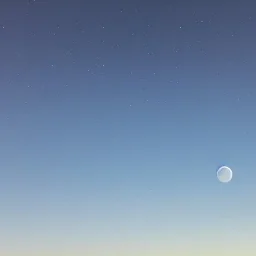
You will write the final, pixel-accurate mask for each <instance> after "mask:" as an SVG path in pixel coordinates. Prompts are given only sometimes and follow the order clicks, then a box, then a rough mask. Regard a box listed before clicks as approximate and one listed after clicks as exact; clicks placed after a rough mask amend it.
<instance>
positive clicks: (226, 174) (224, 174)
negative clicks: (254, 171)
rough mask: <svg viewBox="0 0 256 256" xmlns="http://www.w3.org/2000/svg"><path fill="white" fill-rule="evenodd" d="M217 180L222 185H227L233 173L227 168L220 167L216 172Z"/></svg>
mask: <svg viewBox="0 0 256 256" xmlns="http://www.w3.org/2000/svg"><path fill="white" fill-rule="evenodd" d="M217 178H218V180H219V181H220V182H222V183H228V182H230V181H231V180H232V178H233V171H232V170H231V169H230V168H229V167H228V166H225V165H224V166H221V167H220V168H219V169H218V170H217Z"/></svg>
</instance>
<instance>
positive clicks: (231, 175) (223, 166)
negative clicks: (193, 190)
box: [216, 165, 233, 183]
mask: <svg viewBox="0 0 256 256" xmlns="http://www.w3.org/2000/svg"><path fill="white" fill-rule="evenodd" d="M222 169H227V170H228V171H229V172H230V178H229V179H228V180H226V181H223V180H220V179H219V176H218V173H219V172H220V171H221V170H222ZM216 176H217V179H218V180H219V181H220V182H221V183H228V182H230V181H231V180H232V178H233V171H232V170H231V168H230V167H228V166H226V165H222V166H221V167H219V168H218V170H217V173H216Z"/></svg>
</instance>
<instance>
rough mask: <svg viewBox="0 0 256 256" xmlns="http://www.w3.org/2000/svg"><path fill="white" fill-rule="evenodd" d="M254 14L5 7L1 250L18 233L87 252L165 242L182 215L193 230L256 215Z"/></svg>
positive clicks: (219, 7) (119, 6)
mask: <svg viewBox="0 0 256 256" xmlns="http://www.w3.org/2000/svg"><path fill="white" fill-rule="evenodd" d="M124 2H126V3H124ZM255 7H256V6H255V4H254V3H252V2H251V3H249V2H248V3H246V2H243V1H237V2H236V3H232V4H230V3H225V2H224V1H219V2H212V1H211V2H207V1H196V2H193V1H172V2H170V1H151V2H149V1H139V3H136V1H115V2H114V1H77V0H75V1H67V0H66V1H47V0H36V1H29V2H28V1H19V2H18V3H16V2H15V3H13V2H12V1H8V2H7V1H1V3H0V45H1V47H0V156H1V161H0V200H1V202H2V203H1V204H2V207H3V208H2V209H1V211H0V217H1V219H2V220H4V221H3V229H1V230H0V237H2V236H5V239H6V240H5V242H4V243H3V248H5V246H6V248H7V249H6V250H7V251H8V250H9V249H8V248H9V247H10V248H14V247H13V244H12V242H11V241H12V239H14V238H13V237H16V236H17V239H18V237H19V236H20V234H22V236H23V239H24V241H27V243H28V244H29V242H28V241H30V239H31V237H30V235H31V234H32V233H33V234H34V235H33V239H34V240H33V241H34V243H35V244H36V243H38V244H40V243H43V242H42V241H44V242H45V244H47V241H48V240H47V235H48V234H49V230H52V231H51V235H52V236H53V237H56V236H58V235H59V237H61V238H62V239H63V240H61V238H59V240H58V242H60V244H63V241H64V240H65V239H67V241H69V242H70V241H71V240H72V239H76V241H80V240H79V239H81V241H82V240H83V239H87V240H86V241H87V242H88V246H89V244H90V243H96V242H99V241H105V240H104V239H105V238H104V237H105V235H106V237H108V239H110V238H113V239H114V237H116V236H117V237H118V234H119V236H120V234H122V235H123V236H122V235H121V237H123V239H125V238H124V237H126V236H129V235H130V236H131V237H133V238H134V239H138V237H143V235H145V234H147V236H150V234H151V233H150V232H151V231H150V228H149V226H150V225H153V226H154V225H155V226H156V227H158V228H157V231H154V232H153V231H152V237H154V235H155V234H156V233H157V232H159V234H161V235H162V236H163V237H165V235H166V237H167V236H169V235H170V233H168V232H169V231H167V230H166V225H167V224H166V221H170V219H169V218H171V219H172V220H173V219H175V223H174V224H173V225H174V226H175V227H177V228H178V225H179V224H178V223H181V220H180V219H179V218H180V217H178V216H180V214H182V213H183V212H184V211H186V212H187V219H186V218H185V223H186V224H184V220H183V222H182V223H183V224H182V225H184V227H183V228H184V229H186V230H191V229H193V228H195V227H196V225H197V224H198V223H199V222H200V223H201V222H202V221H206V220H205V216H206V215H204V214H203V213H205V214H208V215H207V216H211V218H213V221H212V223H215V224H216V223H218V222H219V221H223V219H221V217H220V216H223V213H225V214H228V215H229V213H230V214H231V209H233V210H234V209H236V211H235V210H234V211H233V210H232V214H234V216H233V217H234V218H238V217H237V216H240V217H241V216H247V218H250V216H253V214H254V215H255V212H256V208H255V207H253V206H251V205H253V203H252V202H254V201H255V200H254V201H253V196H252V195H253V193H254V195H255V192H256V190H255V188H254V187H255V181H256V175H255V168H256V164H255V160H254V159H255V152H256V134H255V133H256V132H255V131H256V115H255V111H256V100H255V98H256V86H255V80H256V72H255V67H256V50H255V49H256V48H255V45H256V33H255V28H256V11H255V10H256V8H255ZM222 164H226V165H229V166H230V167H231V168H232V169H233V170H234V179H233V181H232V182H231V183H230V184H228V185H227V186H225V185H223V184H219V183H218V182H217V180H216V177H215V176H216V169H217V168H218V167H219V166H220V165H222ZM242 204H243V207H241V205H242ZM249 206H250V207H249ZM172 207H173V208H174V209H175V211H173V208H172ZM185 209H186V210H185ZM228 211H230V212H228ZM234 212H235V213H234ZM172 214H173V215H172ZM202 214H203V215H202ZM225 214H224V215H225ZM202 216H204V217H202ZM213 216H215V217H216V219H215V217H213ZM248 216H249V217H248ZM192 219H193V220H192ZM239 220H240V219H239ZM62 221H63V223H69V228H71V226H72V228H73V230H76V232H75V233H76V234H77V236H78V237H79V238H77V237H76V238H75V237H72V238H71V237H69V235H70V234H67V233H65V232H64V231H63V230H62V228H61V227H62V224H61V223H62ZM56 222H57V223H58V224H56ZM254 222H255V221H254ZM53 223H55V224H56V225H57V227H55V228H53V226H54V224H53ZM70 223H73V224H70ZM78 223H79V224H78ZM81 223H83V224H81ZM189 223H190V224H189ZM239 223H240V224H239V225H243V224H241V222H239ZM215 224H213V225H211V226H210V227H212V228H214V227H215ZM37 225H39V226H40V227H41V229H40V230H41V231H40V232H39V231H38V229H36V227H37ZM104 225H105V226H104ZM122 225H123V226H125V228H124V229H123V230H125V231H120V230H119V231H117V230H118V227H120V226H122ZM170 225H171V224H170ZM81 226H82V227H83V228H84V229H82V228H81ZM102 226H104V227H105V228H104V231H103V230H102V229H101V228H102ZM155 226H154V227H155ZM167 226H168V225H167ZM192 226H193V227H192ZM138 227H139V228H138ZM137 228H138V229H137ZM118 232H120V233H118ZM122 232H124V233H125V232H126V233H125V234H124V233H122ZM6 234H8V235H6ZM128 234H129V235H128ZM153 234H154V235H153ZM157 234H158V233H157ZM51 235H50V236H51ZM8 237H9V238H8ZM42 237H43V238H42ZM88 237H90V239H91V240H90V239H89V238H88ZM152 237H151V238H152ZM43 239H45V240H43ZM120 239H121V240H122V238H120ZM145 239H146V238H145ZM61 241H62V242H61ZM65 241H66V240H65ZM72 241H73V240H72ZM147 241H148V240H147ZM147 241H146V243H147ZM58 242H56V243H58ZM67 243H68V242H67ZM70 243H71V242H70ZM81 243H82V242H81ZM99 243H100V242H99ZM148 243H149V242H148ZM6 244H9V247H8V246H7V245H6ZM0 245H1V244H0ZM90 245H91V244H90ZM67 246H68V245H67ZM10 250H11V249H10ZM35 250H36V249H35ZM38 250H39V249H38ZM0 253H1V252H0ZM24 254H25V249H24ZM8 255H9V254H8ZM13 255H15V254H13ZM46 255H49V254H46ZM61 255H63V254H61ZM92 255H93V256H94V255H96V253H95V254H93V253H92ZM97 255H98V254H97ZM99 255H100V254H99ZM133 255H135V254H133ZM156 255H157V254H156ZM161 256H162V255H161Z"/></svg>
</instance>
